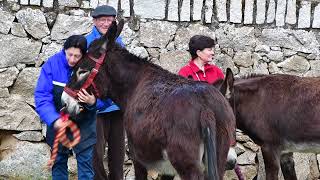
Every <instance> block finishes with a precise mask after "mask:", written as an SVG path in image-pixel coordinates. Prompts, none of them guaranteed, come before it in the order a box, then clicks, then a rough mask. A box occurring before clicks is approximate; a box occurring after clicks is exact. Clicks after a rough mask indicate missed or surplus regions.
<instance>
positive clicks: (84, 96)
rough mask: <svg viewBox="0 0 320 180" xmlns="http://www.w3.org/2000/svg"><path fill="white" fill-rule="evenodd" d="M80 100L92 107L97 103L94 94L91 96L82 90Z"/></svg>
mask: <svg viewBox="0 0 320 180" xmlns="http://www.w3.org/2000/svg"><path fill="white" fill-rule="evenodd" d="M78 100H79V101H80V102H83V103H86V104H88V105H89V106H92V105H94V104H95V103H96V97H94V95H92V94H89V93H88V92H87V91H86V90H85V89H81V90H80V91H79V93H78Z"/></svg>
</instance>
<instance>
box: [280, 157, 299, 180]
mask: <svg viewBox="0 0 320 180" xmlns="http://www.w3.org/2000/svg"><path fill="white" fill-rule="evenodd" d="M280 165H281V171H282V174H283V177H284V179H285V180H297V175H296V171H295V169H294V161H293V153H292V152H290V153H285V154H281V158H280Z"/></svg>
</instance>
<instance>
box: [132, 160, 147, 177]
mask: <svg viewBox="0 0 320 180" xmlns="http://www.w3.org/2000/svg"><path fill="white" fill-rule="evenodd" d="M133 167H134V175H135V180H147V179H148V171H147V169H146V168H145V167H144V166H143V165H142V164H140V163H139V162H138V161H135V160H133Z"/></svg>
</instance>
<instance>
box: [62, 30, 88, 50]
mask: <svg viewBox="0 0 320 180" xmlns="http://www.w3.org/2000/svg"><path fill="white" fill-rule="evenodd" d="M72 47H73V48H79V49H80V51H81V54H82V55H83V54H85V53H86V52H87V39H86V38H85V37H84V36H83V35H72V36H70V37H68V39H67V40H66V41H65V42H64V44H63V49H65V50H67V49H69V48H72Z"/></svg>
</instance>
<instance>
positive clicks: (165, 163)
mask: <svg viewBox="0 0 320 180" xmlns="http://www.w3.org/2000/svg"><path fill="white" fill-rule="evenodd" d="M145 166H146V169H147V170H148V171H155V172H157V173H158V174H161V175H171V176H175V175H177V174H178V173H177V171H176V170H175V168H174V167H173V166H172V164H171V162H170V161H169V160H160V161H156V162H153V163H148V164H145Z"/></svg>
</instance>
